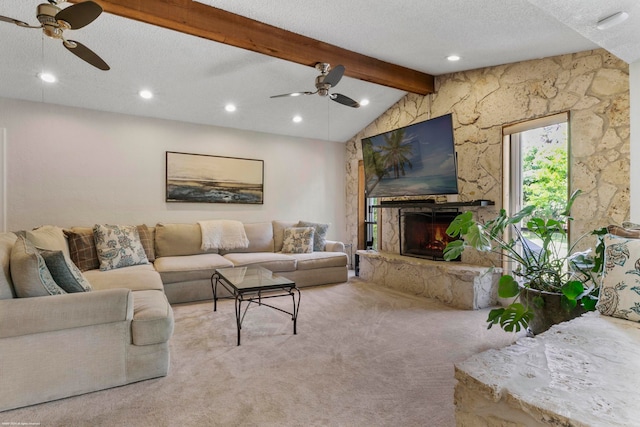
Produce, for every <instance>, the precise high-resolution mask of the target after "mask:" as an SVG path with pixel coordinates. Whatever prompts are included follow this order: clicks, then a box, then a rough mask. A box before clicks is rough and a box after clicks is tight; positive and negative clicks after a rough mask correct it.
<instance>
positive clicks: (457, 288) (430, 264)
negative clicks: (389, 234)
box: [356, 250, 502, 310]
mask: <svg viewBox="0 0 640 427" xmlns="http://www.w3.org/2000/svg"><path fill="white" fill-rule="evenodd" d="M356 253H357V255H358V256H359V257H360V263H359V268H360V277H361V278H362V279H363V280H367V281H370V282H374V283H376V284H379V285H382V286H386V287H388V288H392V289H396V290H398V291H401V292H406V293H409V294H412V295H417V296H422V297H426V298H435V299H437V300H439V301H442V302H444V303H445V304H447V305H450V306H452V307H456V308H462V309H467V310H477V309H479V308H485V307H491V306H494V305H496V303H497V289H498V287H497V286H498V279H499V278H500V276H501V273H502V270H501V269H500V268H492V267H482V266H477V265H471V264H464V263H461V262H447V261H432V260H428V259H422V258H414V257H408V256H402V255H398V254H393V253H388V252H378V251H371V250H367V251H364V250H359V251H357V252H356Z"/></svg>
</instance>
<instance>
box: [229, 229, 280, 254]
mask: <svg viewBox="0 0 640 427" xmlns="http://www.w3.org/2000/svg"><path fill="white" fill-rule="evenodd" d="M244 231H245V233H246V234H247V238H248V239H249V246H248V247H247V248H238V249H233V250H228V251H222V250H221V251H220V253H221V254H223V255H224V254H228V253H231V252H234V253H248V252H273V226H272V225H271V223H270V222H255V223H248V224H244Z"/></svg>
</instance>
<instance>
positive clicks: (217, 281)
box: [211, 266, 300, 345]
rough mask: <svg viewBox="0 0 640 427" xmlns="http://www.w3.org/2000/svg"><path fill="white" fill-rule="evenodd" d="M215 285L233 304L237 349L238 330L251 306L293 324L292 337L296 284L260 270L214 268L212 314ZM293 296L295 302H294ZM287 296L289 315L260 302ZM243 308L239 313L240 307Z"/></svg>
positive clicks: (297, 303)
mask: <svg viewBox="0 0 640 427" xmlns="http://www.w3.org/2000/svg"><path fill="white" fill-rule="evenodd" d="M218 285H221V286H222V287H224V288H225V289H226V290H227V291H229V293H230V294H231V297H230V298H234V299H235V301H236V304H235V305H236V326H237V328H238V345H240V330H241V329H242V321H243V320H244V316H245V314H247V310H248V309H249V306H250V305H251V303H255V304H258V305H264V306H266V307H270V308H273V309H274V310H278V311H281V312H283V313H285V314H288V315H290V316H291V320H293V334H294V335H296V333H297V330H296V323H297V319H298V309H299V307H300V290H299V289H298V288H297V287H296V284H295V283H294V282H292V281H291V280H289V279H287V278H286V277H282V276H280V275H278V274H275V273H273V272H272V271H271V270H267V269H266V268H264V267H257V266H251V267H229V268H217V269H216V271H215V272H214V273H213V275H212V276H211V288H212V289H213V311H216V310H217V308H218V299H219V297H218ZM296 294H297V298H296ZM286 296H290V297H291V299H292V301H293V309H292V311H286V310H283V309H282V308H280V307H275V306H273V305H269V304H266V303H265V302H264V300H266V299H269V298H278V297H286ZM243 302H247V305H246V306H245V308H244V312H243V311H242V303H243Z"/></svg>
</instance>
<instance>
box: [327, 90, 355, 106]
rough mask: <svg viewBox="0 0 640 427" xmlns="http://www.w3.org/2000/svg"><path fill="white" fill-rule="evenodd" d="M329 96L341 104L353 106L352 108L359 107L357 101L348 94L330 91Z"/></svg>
mask: <svg viewBox="0 0 640 427" xmlns="http://www.w3.org/2000/svg"><path fill="white" fill-rule="evenodd" d="M329 98H331V99H332V100H333V101H336V102H338V103H340V104H342V105H346V106H347V107H353V108H358V107H360V103H359V102H358V101H354V100H353V99H351V98H349V97H348V96H345V95H342V94H340V93H332V94H331V95H329Z"/></svg>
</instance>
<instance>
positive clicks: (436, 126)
mask: <svg viewBox="0 0 640 427" xmlns="http://www.w3.org/2000/svg"><path fill="white" fill-rule="evenodd" d="M362 156H363V161H364V173H365V181H366V185H365V188H366V196H367V197H400V196H427V195H442V194H457V193H458V174H457V162H456V152H455V145H454V140H453V122H452V117H451V114H447V115H444V116H440V117H436V118H433V119H430V120H426V121H424V122H420V123H415V124H412V125H409V126H405V127H401V128H399V129H396V130H393V131H390V132H385V133H381V134H380V135H375V136H371V137H368V138H363V139H362Z"/></svg>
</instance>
